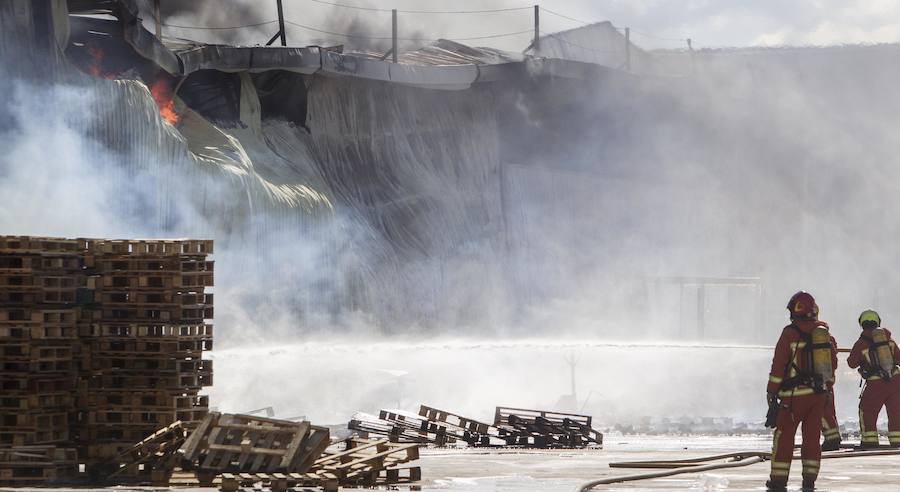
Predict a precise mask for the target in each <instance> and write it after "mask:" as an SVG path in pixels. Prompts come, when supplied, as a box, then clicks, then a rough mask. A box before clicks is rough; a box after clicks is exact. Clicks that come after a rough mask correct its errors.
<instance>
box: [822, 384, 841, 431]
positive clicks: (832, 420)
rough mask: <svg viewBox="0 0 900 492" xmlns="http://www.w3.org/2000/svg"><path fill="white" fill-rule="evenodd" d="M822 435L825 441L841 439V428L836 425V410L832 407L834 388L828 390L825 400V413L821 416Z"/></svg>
mask: <svg viewBox="0 0 900 492" xmlns="http://www.w3.org/2000/svg"><path fill="white" fill-rule="evenodd" d="M822 435H823V436H825V441H826V442H827V441H836V442H840V440H841V430H840V428H839V427H838V421H837V412H836V411H835V408H834V390H831V391H829V392H828V396H827V398H826V400H825V414H824V415H823V416H822Z"/></svg>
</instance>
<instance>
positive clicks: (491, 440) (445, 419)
mask: <svg viewBox="0 0 900 492" xmlns="http://www.w3.org/2000/svg"><path fill="white" fill-rule="evenodd" d="M591 420H592V419H591V416H589V415H576V414H567V413H560V412H548V411H543V410H527V409H518V408H506V407H497V408H496V410H495V415H494V422H493V423H492V424H488V423H484V422H479V421H477V420H475V419H471V418H467V417H463V416H462V415H459V414H455V413H452V412H448V411H445V410H440V409H437V408H432V407H428V406H425V405H421V406H420V407H419V414H418V415H413V414H408V413H404V412H399V411H396V410H393V411H389V410H382V411H381V413H380V414H379V416H378V417H377V418H376V417H374V416H371V415H366V414H357V415H355V416H354V419H353V420H351V421H350V423H349V424H348V427H349V428H350V429H352V430H356V431H359V432H361V433H362V434H363V435H377V436H386V437H387V438H388V439H390V440H392V441H394V442H400V443H403V442H416V443H422V444H432V445H435V446H446V445H449V444H453V443H455V442H457V441H458V442H464V443H466V444H467V445H469V446H475V447H498V446H516V447H527V448H584V447H588V446H601V445H602V444H603V435H602V434H601V433H600V432H598V431H596V430H594V429H593V428H592V427H591Z"/></svg>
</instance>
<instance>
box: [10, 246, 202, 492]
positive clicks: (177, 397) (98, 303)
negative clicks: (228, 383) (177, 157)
mask: <svg viewBox="0 0 900 492" xmlns="http://www.w3.org/2000/svg"><path fill="white" fill-rule="evenodd" d="M210 253H212V242H211V241H196V240H149V241H128V240H124V241H123V240H103V239H60V238H41V237H27V236H0V449H2V450H3V452H4V453H13V454H16V456H20V455H21V453H20V448H23V447H31V446H36V445H41V446H44V445H47V446H51V447H52V446H54V445H55V446H57V447H59V448H60V449H62V450H63V452H64V454H65V452H68V450H71V449H72V448H77V451H78V463H81V464H85V465H86V467H87V470H88V471H94V468H95V467H99V466H101V465H106V464H107V463H108V462H109V461H110V460H111V459H114V458H115V457H116V456H117V455H118V454H119V453H121V452H122V451H123V450H125V449H127V448H129V447H130V446H132V445H134V444H135V443H137V442H139V441H141V440H142V439H144V438H145V437H147V436H148V435H150V434H153V433H154V432H155V431H156V430H157V429H159V428H160V427H163V426H165V425H168V424H171V423H173V422H175V421H176V420H181V421H182V422H183V425H184V426H185V427H186V428H190V427H192V426H196V424H197V423H199V422H200V421H201V420H202V419H203V418H204V417H205V415H206V412H207V407H208V401H207V397H206V396H201V395H199V394H198V393H199V391H200V389H201V388H203V387H204V386H209V385H211V384H212V365H211V361H207V360H203V359H202V354H203V352H204V351H207V350H210V349H211V347H212V326H211V325H208V324H206V320H207V319H210V318H211V317H212V294H210V293H207V292H206V291H205V289H206V287H208V286H211V285H212V279H213V263H212V262H211V261H207V255H208V254H210ZM48 453H49V452H48ZM26 454H27V453H26ZM46 456H56V454H53V453H49V454H47V455H46ZM65 456H66V457H67V459H68V456H69V455H68V454H66V455H65ZM9 463H10V462H9V461H6V462H3V461H0V485H3V484H5V483H6V482H5V481H4V480H5V479H4V478H3V477H6V476H11V475H10V473H11V472H10V471H9V470H12V465H9ZM44 468H47V469H49V468H53V467H50V466H47V467H44ZM66 470H71V468H70V467H68V461H66V462H65V463H64V464H63V465H61V466H59V467H57V468H56V471H54V472H53V477H54V478H61V475H60V474H61V473H62V472H63V471H66ZM17 473H18V472H17ZM48 478H49V476H48ZM35 483H36V482H35Z"/></svg>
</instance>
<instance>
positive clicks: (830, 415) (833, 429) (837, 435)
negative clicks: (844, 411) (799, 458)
mask: <svg viewBox="0 0 900 492" xmlns="http://www.w3.org/2000/svg"><path fill="white" fill-rule="evenodd" d="M831 346H832V347H834V351H835V352H837V341H835V339H834V337H831ZM822 436H823V437H824V438H825V440H824V441H822V451H836V450H838V449H840V448H841V429H840V427H839V425H838V420H837V411H836V410H835V407H834V389H833V388H832V389H831V390H830V391H829V392H828V401H826V402H825V416H823V417H822Z"/></svg>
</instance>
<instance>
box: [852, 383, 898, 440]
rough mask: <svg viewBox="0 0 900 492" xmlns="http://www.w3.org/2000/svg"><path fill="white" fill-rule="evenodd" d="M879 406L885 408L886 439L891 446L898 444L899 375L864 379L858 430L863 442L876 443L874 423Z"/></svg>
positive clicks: (860, 398) (879, 411) (879, 409)
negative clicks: (864, 384) (888, 378)
mask: <svg viewBox="0 0 900 492" xmlns="http://www.w3.org/2000/svg"><path fill="white" fill-rule="evenodd" d="M881 407H885V408H887V416H888V440H889V441H890V442H891V446H900V375H897V376H894V377H893V378H891V380H890V381H885V380H883V379H875V380H869V381H866V389H864V390H863V393H862V396H860V397H859V426H860V429H859V430H860V435H861V437H862V439H861V440H862V442H863V444H868V445H872V444H878V429H877V428H876V426H875V424H876V422H878V414H879V413H881Z"/></svg>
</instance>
